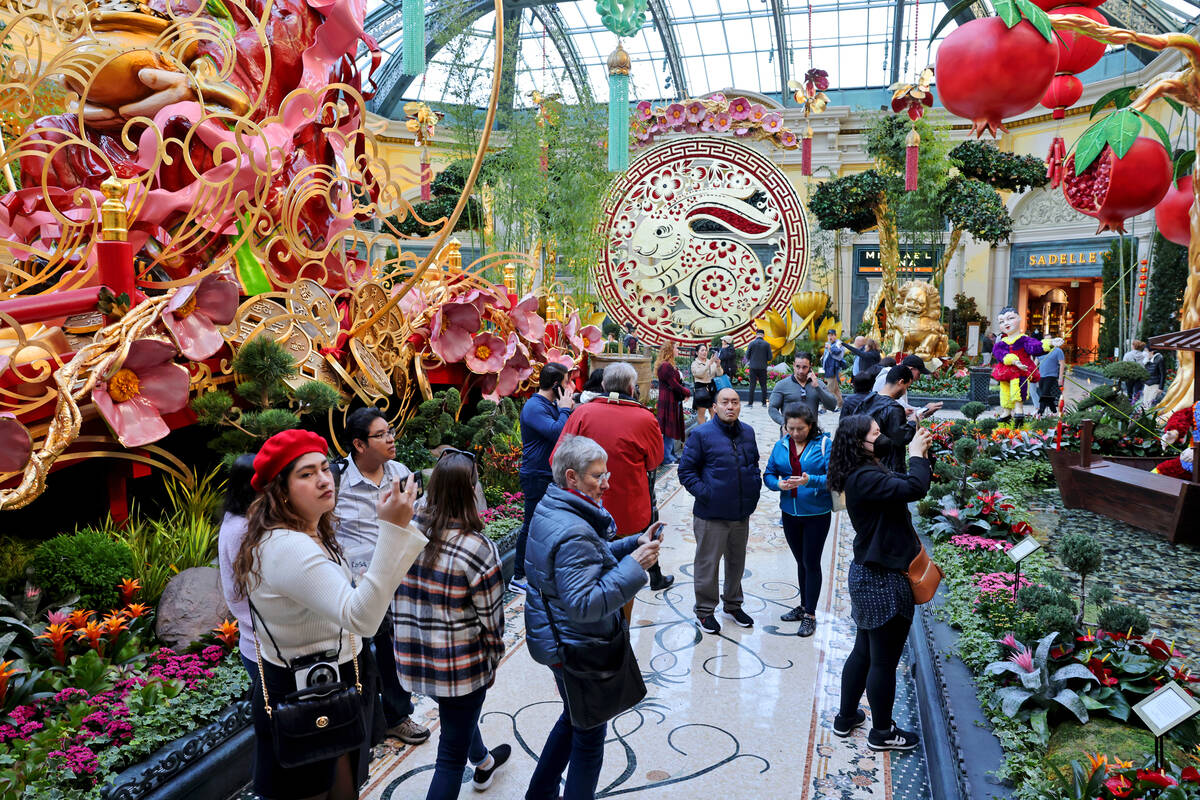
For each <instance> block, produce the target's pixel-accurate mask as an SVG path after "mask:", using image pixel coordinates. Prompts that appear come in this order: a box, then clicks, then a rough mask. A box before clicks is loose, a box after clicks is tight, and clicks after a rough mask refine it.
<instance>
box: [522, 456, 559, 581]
mask: <svg viewBox="0 0 1200 800" xmlns="http://www.w3.org/2000/svg"><path fill="white" fill-rule="evenodd" d="M550 483H551V480H550V476H549V475H521V493H522V495H524V497H525V517H524V518H523V519H522V520H521V530H520V531H519V532H518V533H517V548H516V549H517V552H515V553H514V554H513V578H514V579H516V580H519V581H523V580H525V544H526V543H527V542H528V541H529V521H530V520H531V519H533V511H534V509H536V508H537V504H538V503H540V502H542V498H543V497H545V496H546V490H547V489H549V488H550Z"/></svg>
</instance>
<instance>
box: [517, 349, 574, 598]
mask: <svg viewBox="0 0 1200 800" xmlns="http://www.w3.org/2000/svg"><path fill="white" fill-rule="evenodd" d="M570 383H571V374H570V373H569V372H567V368H566V367H564V366H563V365H562V364H555V363H550V364H547V365H546V366H545V367H543V368H542V374H541V377H540V378H539V379H538V392H537V394H535V395H533V396H532V397H530V398H529V399H528V400H526V401H525V405H524V406H522V407H521V469H520V471H519V473H518V476H519V477H520V479H521V493H522V494H523V495H524V498H525V518H524V520H523V521H522V523H521V530H520V532H519V533H518V534H517V552H516V554H515V556H514V560H513V577H512V580H511V581H509V584H508V588H509V589H511V590H512V591H514V592H524V591H525V543H526V541H527V540H528V537H529V521H530V520H531V519H533V510H534V509H535V508H537V504H538V503H539V502H540V501H541V499H542V497H543V496H545V494H546V489H547V488H548V487H549V486H550V483H551V480H552V476H551V474H550V454H551V453H552V452H554V445H555V444H557V443H558V437H559V435H560V434H561V433H562V431H563V428H564V427H566V424H567V417H568V416H569V415H570V414H571V409H572V408H573V407H574V405H575V401H574V399H573V394H572V392H571V386H570Z"/></svg>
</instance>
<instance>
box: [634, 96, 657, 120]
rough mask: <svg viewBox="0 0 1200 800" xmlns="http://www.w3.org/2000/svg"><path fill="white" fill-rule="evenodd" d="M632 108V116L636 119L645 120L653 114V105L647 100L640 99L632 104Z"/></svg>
mask: <svg viewBox="0 0 1200 800" xmlns="http://www.w3.org/2000/svg"><path fill="white" fill-rule="evenodd" d="M633 110H634V116H635V117H636V118H637V119H642V120H646V119H650V118H651V117H652V116H654V110H653V107H652V106H651V105H650V101H649V100H643V101H641V102H640V103H638V104H637V105H636V106H634V109H633Z"/></svg>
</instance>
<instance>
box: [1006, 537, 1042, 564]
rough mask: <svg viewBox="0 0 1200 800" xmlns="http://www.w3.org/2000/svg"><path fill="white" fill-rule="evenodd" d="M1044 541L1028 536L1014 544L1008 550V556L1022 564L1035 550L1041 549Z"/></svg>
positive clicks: (1014, 561)
mask: <svg viewBox="0 0 1200 800" xmlns="http://www.w3.org/2000/svg"><path fill="white" fill-rule="evenodd" d="M1041 546H1042V543H1041V542H1039V541H1038V540H1037V539H1035V538H1033V537H1032V536H1026V537H1025V538H1024V539H1022V540H1021V541H1019V542H1017V543H1016V544H1014V545H1013V546H1012V547H1011V548H1009V550H1008V557H1009V558H1010V559H1012V562H1013V563H1014V564H1020V563H1021V562H1022V561H1024V560H1025V559H1026V558H1028V557H1029V556H1030V555H1031V554H1032V553H1033V552H1034V551H1035V550H1038V549H1040V548H1041Z"/></svg>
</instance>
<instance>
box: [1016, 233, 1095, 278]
mask: <svg viewBox="0 0 1200 800" xmlns="http://www.w3.org/2000/svg"><path fill="white" fill-rule="evenodd" d="M1112 242H1113V239H1112V238H1109V237H1105V238H1099V237H1088V238H1087V239H1076V240H1073V241H1072V240H1067V241H1062V240H1059V241H1057V242H1029V243H1021V244H1014V245H1013V248H1012V255H1011V256H1010V258H1011V261H1010V262H1009V263H1010V264H1011V270H1012V272H1011V274H1010V277H1011V278H1013V279H1014V280H1015V279H1017V278H1088V277H1099V276H1100V270H1101V268H1102V267H1103V266H1104V254H1105V253H1107V252H1108V248H1109V247H1110V246H1111V245H1112Z"/></svg>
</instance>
